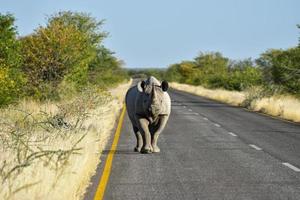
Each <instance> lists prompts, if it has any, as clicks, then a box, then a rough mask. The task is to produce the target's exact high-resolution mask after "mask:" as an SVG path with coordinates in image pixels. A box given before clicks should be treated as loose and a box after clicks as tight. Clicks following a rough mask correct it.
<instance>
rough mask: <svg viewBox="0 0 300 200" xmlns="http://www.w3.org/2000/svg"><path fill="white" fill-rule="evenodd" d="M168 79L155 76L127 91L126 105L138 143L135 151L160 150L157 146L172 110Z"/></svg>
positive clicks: (149, 151) (148, 151)
mask: <svg viewBox="0 0 300 200" xmlns="http://www.w3.org/2000/svg"><path fill="white" fill-rule="evenodd" d="M168 88H169V85H168V82H167V81H162V82H161V83H160V82H159V81H158V80H157V79H156V78H155V77H153V76H150V77H149V78H147V79H146V80H143V81H140V82H138V84H137V85H136V86H134V87H132V88H130V89H129V90H128V91H127V94H126V99H125V101H126V107H127V113H128V116H129V118H130V120H131V123H132V127H133V131H134V133H135V135H136V139H137V144H136V147H135V148H134V150H135V151H137V152H141V153H151V152H155V153H157V152H160V149H159V148H158V146H157V139H158V136H159V134H160V133H161V132H162V131H163V129H164V127H165V125H166V123H167V121H168V118H169V116H170V112H171V99H170V96H169V94H168V93H167V90H168Z"/></svg>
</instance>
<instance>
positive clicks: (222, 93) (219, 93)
mask: <svg viewBox="0 0 300 200" xmlns="http://www.w3.org/2000/svg"><path fill="white" fill-rule="evenodd" d="M170 86H171V87H172V88H174V89H177V90H181V91H185V92H188V93H191V94H196V95H199V96H203V97H207V98H210V99H214V100H218V101H222V102H225V103H228V104H231V105H235V106H238V105H241V104H242V103H243V101H244V100H245V94H244V93H241V92H235V91H228V90H222V89H215V90H211V89H207V88H204V87H202V86H193V85H188V84H181V83H175V82H172V83H170Z"/></svg>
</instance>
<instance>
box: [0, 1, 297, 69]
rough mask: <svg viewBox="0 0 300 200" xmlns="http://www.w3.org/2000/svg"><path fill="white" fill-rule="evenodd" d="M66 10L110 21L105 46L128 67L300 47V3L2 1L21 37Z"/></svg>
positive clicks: (239, 56) (0, 4) (0, 8)
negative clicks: (202, 54) (213, 54)
mask: <svg viewBox="0 0 300 200" xmlns="http://www.w3.org/2000/svg"><path fill="white" fill-rule="evenodd" d="M63 10H71V11H81V12H88V13H91V15H92V16H94V17H96V18H97V19H106V23H105V25H104V30H106V31H108V32H110V36H109V38H107V39H106V41H105V45H106V46H107V47H108V48H110V49H111V50H113V51H114V52H116V55H117V57H119V58H120V59H122V60H124V61H125V63H126V67H167V66H168V65H169V64H172V63H175V62H180V61H182V60H188V59H192V58H194V57H195V56H197V54H198V53H199V52H200V51H203V52H206V51H220V52H221V53H222V54H223V55H224V56H227V57H229V58H231V59H244V58H249V57H252V58H257V57H258V56H259V54H260V53H262V52H263V51H265V50H267V49H269V48H288V47H292V46H296V45H297V44H298V38H299V36H300V29H297V28H296V24H300V1H299V0H106V1H104V0H59V1H55V0H0V12H1V13H6V12H10V13H13V14H14V15H15V16H16V18H17V21H16V25H17V26H18V30H19V33H20V35H26V34H29V33H32V32H33V30H34V29H35V28H37V27H38V26H39V25H44V24H45V21H46V20H45V19H46V16H47V15H51V14H53V13H55V12H58V11H63Z"/></svg>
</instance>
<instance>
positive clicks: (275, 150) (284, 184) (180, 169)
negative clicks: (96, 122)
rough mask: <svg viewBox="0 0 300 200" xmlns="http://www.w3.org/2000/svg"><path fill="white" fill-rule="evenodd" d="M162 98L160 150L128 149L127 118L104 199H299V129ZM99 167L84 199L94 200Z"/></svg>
mask: <svg viewBox="0 0 300 200" xmlns="http://www.w3.org/2000/svg"><path fill="white" fill-rule="evenodd" d="M169 94H170V96H171V99H172V113H171V116H170V119H169V122H168V125H167V127H166V129H165V130H164V132H163V133H162V134H161V135H160V138H159V141H158V145H159V147H160V149H161V153H158V154H148V155H146V154H139V153H135V152H133V148H134V146H135V143H136V141H135V136H134V133H133V132H132V129H131V124H130V121H129V118H128V116H127V114H126V117H125V119H124V123H123V128H122V132H121V136H120V139H119V143H118V147H117V150H116V151H115V152H114V153H115V155H114V159H113V163H112V168H111V174H110V177H109V180H108V183H107V186H106V190H105V193H104V199H107V200H110V199H120V200H127V199H128V200H134V199H151V200H154V199H169V200H173V199H180V200H185V199H263V200H265V199H272V200H275V199H297V200H299V199H300V169H299V168H300V125H299V124H293V123H290V122H285V121H282V120H278V119H273V118H271V117H268V116H264V115H261V114H258V113H254V112H250V111H247V110H245V109H242V108H237V107H232V106H229V105H226V104H222V103H219V102H215V101H212V100H208V99H206V98H202V97H199V96H195V95H191V94H188V93H184V92H179V91H175V90H170V91H169ZM109 145H110V144H108V146H107V150H106V151H104V154H103V155H102V160H105V157H106V156H107V153H108V152H109V148H110V146H109ZM104 165H105V162H102V163H101V164H100V166H99V169H98V173H97V174H96V175H95V177H93V185H92V186H91V187H90V189H89V190H88V192H87V195H86V197H85V198H86V199H93V197H94V194H95V190H96V189H95V188H96V186H97V185H98V182H99V177H100V176H101V170H102V169H103V166H104Z"/></svg>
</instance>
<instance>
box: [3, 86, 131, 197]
mask: <svg viewBox="0 0 300 200" xmlns="http://www.w3.org/2000/svg"><path fill="white" fill-rule="evenodd" d="M129 84H130V83H127V84H123V85H121V86H119V87H117V88H115V89H113V90H112V93H111V94H105V93H103V92H101V91H95V90H93V91H87V92H86V93H85V94H83V95H82V96H80V97H77V98H75V99H72V100H70V101H69V102H62V103H59V104H57V105H56V104H54V103H51V102H48V103H43V104H40V103H37V102H34V101H23V102H21V103H20V104H19V105H18V106H14V107H12V106H11V107H9V108H6V109H1V113H0V123H1V124H0V181H1V188H0V199H18V200H19V199H21V200H23V199H80V198H82V195H83V194H84V192H85V188H86V187H87V186H88V183H89V180H90V177H91V175H92V174H93V173H94V172H95V169H96V167H97V164H98V163H99V157H100V154H101V150H102V149H103V148H104V146H105V144H106V142H107V140H108V138H109V136H110V133H111V130H112V128H113V127H114V124H115V121H116V119H117V117H118V114H119V111H120V109H121V107H122V105H123V102H122V101H123V99H122V97H124V95H125V92H126V90H127V88H128V87H129V86H130V85H129Z"/></svg>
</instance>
